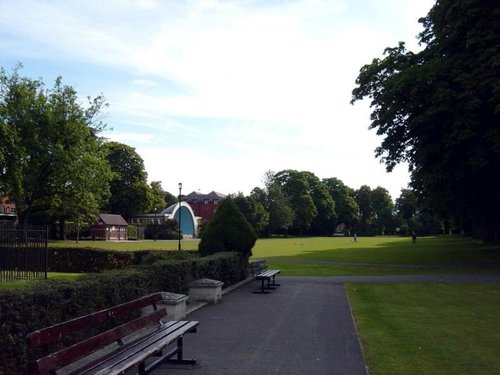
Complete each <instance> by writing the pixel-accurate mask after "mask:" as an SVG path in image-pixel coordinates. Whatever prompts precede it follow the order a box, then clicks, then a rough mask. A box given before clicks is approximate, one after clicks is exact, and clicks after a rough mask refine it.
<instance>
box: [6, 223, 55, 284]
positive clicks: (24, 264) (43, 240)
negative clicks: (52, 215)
mask: <svg viewBox="0 0 500 375" xmlns="http://www.w3.org/2000/svg"><path fill="white" fill-rule="evenodd" d="M47 236H48V230H47V228H44V227H29V228H24V229H20V228H15V227H12V226H11V225H5V226H2V225H0V282H5V281H17V280H30V279H37V278H47V268H48V261H47V254H48V252H47Z"/></svg>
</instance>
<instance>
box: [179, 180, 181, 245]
mask: <svg viewBox="0 0 500 375" xmlns="http://www.w3.org/2000/svg"><path fill="white" fill-rule="evenodd" d="M181 191H182V182H179V251H181V238H182V234H181V215H182V201H181Z"/></svg>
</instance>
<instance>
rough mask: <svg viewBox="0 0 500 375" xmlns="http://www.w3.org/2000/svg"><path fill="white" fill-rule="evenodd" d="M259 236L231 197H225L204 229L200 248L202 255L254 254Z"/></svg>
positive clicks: (247, 255) (246, 255)
mask: <svg viewBox="0 0 500 375" xmlns="http://www.w3.org/2000/svg"><path fill="white" fill-rule="evenodd" d="M256 240H257V236H256V234H255V231H254V230H253V228H252V226H251V225H250V224H249V223H248V221H247V220H246V219H245V217H244V216H243V214H242V213H241V212H240V210H239V209H238V207H236V205H235V204H234V202H233V200H232V199H231V198H226V199H224V200H223V201H222V202H221V203H220V204H219V206H218V208H217V211H216V212H215V214H214V216H213V218H212V220H210V222H209V223H208V225H207V227H206V228H205V230H204V231H203V234H202V236H201V241H200V243H199V245H198V250H199V251H200V254H201V255H202V256H206V255H210V254H215V253H220V252H226V251H237V252H240V253H242V254H243V255H244V256H245V257H247V258H248V257H249V256H250V255H252V248H253V246H254V245H255V241H256Z"/></svg>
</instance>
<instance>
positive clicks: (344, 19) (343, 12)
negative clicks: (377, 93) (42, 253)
mask: <svg viewBox="0 0 500 375" xmlns="http://www.w3.org/2000/svg"><path fill="white" fill-rule="evenodd" d="M432 5H433V1H432V0H419V1H415V0H323V1H322V0H295V1H285V0H279V1H273V0H240V1H236V0H235V1H229V0H225V1H222V0H204V1H202V0H200V1H189V0H186V1H181V0H175V1H174V0H171V1H160V0H100V1H94V0H89V1H81V0H79V1H76V0H64V1H59V0H52V1H49V0H46V1H35V0H33V1H27V0H16V1H10V0H0V66H2V67H4V68H5V69H6V70H10V69H11V68H12V67H14V66H15V65H16V63H18V62H21V63H22V64H23V66H24V68H23V69H22V71H21V74H22V75H26V76H30V77H33V78H38V77H41V78H43V80H44V81H45V82H46V84H48V85H49V86H50V85H51V84H52V83H53V82H54V80H55V78H56V77H57V76H59V75H60V76H62V77H63V82H64V83H65V84H68V85H71V86H73V87H75V88H76V90H77V91H78V93H79V95H81V97H82V102H83V98H85V97H87V96H92V97H94V96H97V95H99V94H101V93H103V94H104V96H105V97H106V98H107V100H108V102H109V104H110V107H109V108H108V109H107V110H106V117H105V120H106V123H107V124H108V130H107V131H106V132H105V136H106V137H107V138H109V139H111V140H115V141H118V142H122V143H126V144H128V145H130V146H132V147H135V148H136V150H137V152H138V153H139V154H140V155H141V157H142V158H143V159H144V162H145V166H146V170H147V172H148V177H149V180H150V181H152V180H159V181H162V186H163V188H164V189H165V190H168V191H170V192H171V193H173V194H176V193H177V192H178V189H177V184H178V182H182V183H183V186H184V187H183V192H185V193H189V192H191V191H193V190H200V191H202V192H206V193H208V192H210V191H212V190H215V191H218V192H221V193H225V194H228V193H236V192H239V191H241V192H243V193H245V194H248V193H249V192H250V191H251V189H252V188H254V187H256V186H262V178H263V175H264V173H265V172H266V171H267V170H272V171H275V172H277V171H280V170H283V169H297V170H307V171H311V172H313V173H315V174H316V175H317V176H318V177H320V178H327V177H337V178H340V179H341V180H342V181H344V183H346V184H347V185H348V186H351V187H352V188H355V189H357V188H359V187H360V186H361V185H363V184H366V185H369V186H371V187H372V188H375V187H377V186H383V187H385V188H387V189H388V190H389V192H390V193H391V195H392V197H393V199H395V198H397V197H398V196H399V192H400V190H401V188H404V187H406V185H407V183H408V180H409V178H408V172H407V170H406V166H404V165H402V166H398V167H397V168H396V169H395V171H394V172H392V173H390V174H389V173H386V172H385V167H384V166H383V165H382V164H380V163H379V161H378V160H376V159H375V158H374V149H375V147H376V146H378V145H379V143H380V142H381V139H380V138H379V137H377V136H376V134H375V131H373V130H371V131H370V130H368V126H369V124H370V120H369V116H370V110H369V106H368V103H357V104H355V105H354V106H352V105H350V104H349V101H350V96H351V91H352V89H353V88H354V81H355V79H356V77H357V75H358V72H359V69H360V67H361V66H362V65H364V64H367V63H369V62H371V60H372V59H373V58H374V57H379V56H381V54H382V51H383V49H384V48H385V47H389V46H394V45H396V44H397V42H398V41H400V40H403V41H406V42H407V45H408V47H409V48H410V49H414V50H416V49H418V48H419V47H418V44H417V40H416V35H417V34H418V32H419V31H420V30H421V26H420V24H418V22H417V20H418V18H419V17H422V16H425V15H426V14H427V12H428V10H429V9H430V8H431V6H432Z"/></svg>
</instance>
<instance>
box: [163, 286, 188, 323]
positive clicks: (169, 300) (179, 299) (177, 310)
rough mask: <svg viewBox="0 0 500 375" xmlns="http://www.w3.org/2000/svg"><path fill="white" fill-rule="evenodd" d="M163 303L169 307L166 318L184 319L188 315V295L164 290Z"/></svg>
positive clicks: (168, 319)
mask: <svg viewBox="0 0 500 375" xmlns="http://www.w3.org/2000/svg"><path fill="white" fill-rule="evenodd" d="M161 295H162V297H163V305H164V306H165V307H166V308H167V317H166V319H165V320H167V321H170V320H182V319H184V318H185V317H186V302H187V300H188V297H187V296H186V295H185V294H176V293H170V292H162V293H161Z"/></svg>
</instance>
